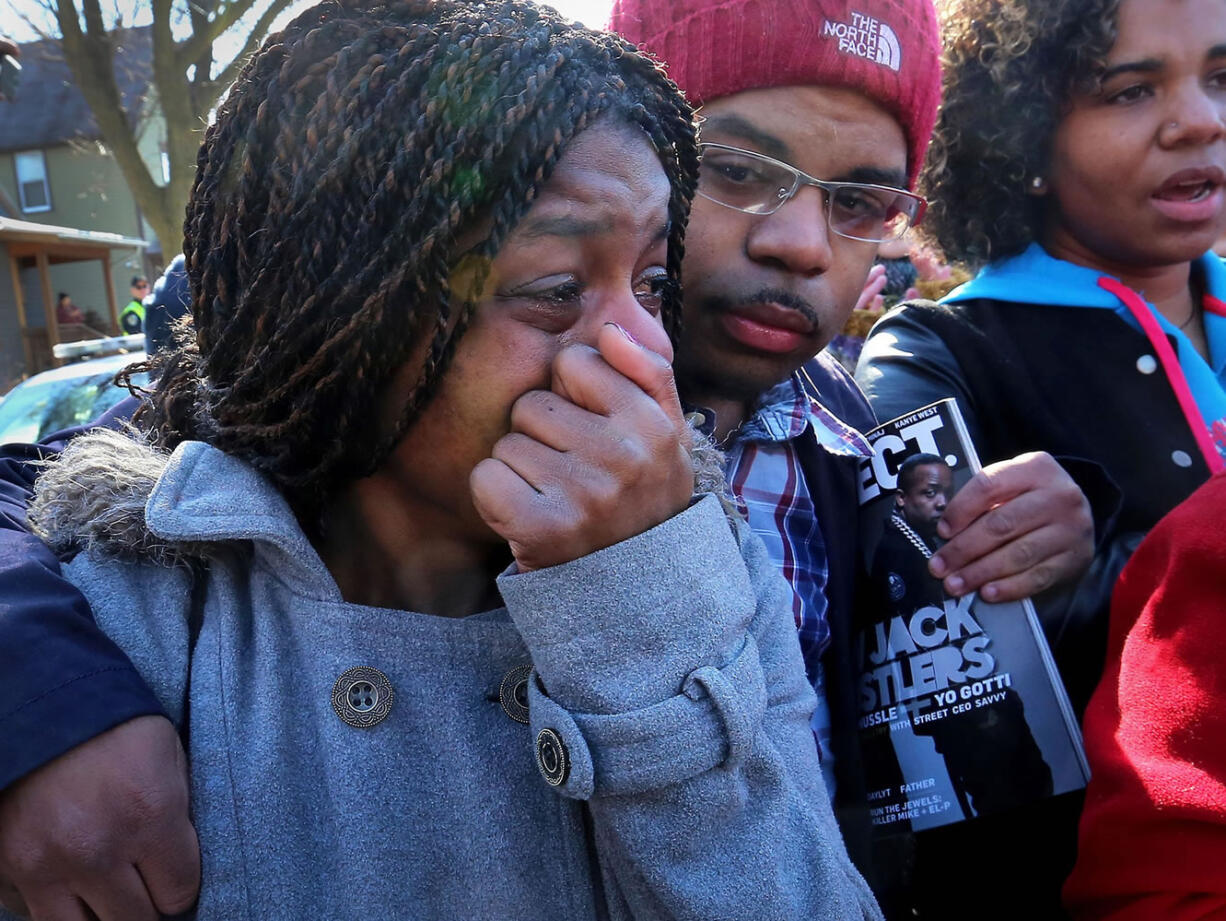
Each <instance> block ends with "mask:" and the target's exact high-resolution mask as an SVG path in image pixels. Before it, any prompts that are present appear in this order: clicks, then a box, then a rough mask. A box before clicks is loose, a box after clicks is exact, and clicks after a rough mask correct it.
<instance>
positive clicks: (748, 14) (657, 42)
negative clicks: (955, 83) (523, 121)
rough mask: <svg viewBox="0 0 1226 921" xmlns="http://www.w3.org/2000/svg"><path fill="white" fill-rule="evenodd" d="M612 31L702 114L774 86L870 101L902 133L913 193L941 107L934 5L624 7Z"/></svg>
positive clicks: (688, 0)
mask: <svg viewBox="0 0 1226 921" xmlns="http://www.w3.org/2000/svg"><path fill="white" fill-rule="evenodd" d="M609 28H610V29H611V30H613V31H614V32H617V33H619V34H620V35H621V36H622V37H623V38H625V39H627V40H628V41H631V42H634V43H635V44H637V45H638V46H639V47H640V48H642V49H644V50H646V51H649V52H651V53H652V54H653V55H655V56H656V57H657V58H659V59H660V60H661V61H663V62H664V64H665V66H666V67H667V68H668V75H669V76H670V77H672V78H673V80H674V81H675V82H676V83H677V85H678V86H680V87H681V89H682V90H683V91H684V92H685V95H686V97H687V98H688V99H689V101H690V103H691V104H692V105H695V106H698V105H701V104H702V103H703V102H704V101H706V100H710V99H718V98H719V97H720V96H730V95H732V94H733V93H739V92H741V91H742V90H750V89H760V88H763V87H771V86H804V85H818V86H835V87H846V88H848V89H853V90H857V91H859V92H861V93H863V94H864V95H865V96H867V97H869V98H870V99H872V100H873V101H875V102H876V103H878V104H879V105H880V106H882V108H884V109H885V110H886V111H888V112H889V113H890V114H892V115H893V116H894V117H895V118H896V119H897V120H898V123H899V124H900V125H901V126H902V129H903V132H904V133H905V135H906V138H907V145H908V148H909V156H908V160H907V168H908V172H909V173H910V182H911V185H912V186H914V184H915V178H916V176H917V175H918V174H919V170H920V167H921V166H922V165H923V163H924V154H925V153H926V152H927V150H928V141H929V139H930V137H931V136H932V126H933V125H934V124H935V123H936V117H937V105H938V104H939V102H940V99H941V64H940V52H941V40H940V35H939V32H938V29H937V20H936V12H935V10H934V9H933V6H932V0H615V2H614V3H613V11H612V13H610V16H609Z"/></svg>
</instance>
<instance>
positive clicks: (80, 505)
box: [29, 426, 738, 566]
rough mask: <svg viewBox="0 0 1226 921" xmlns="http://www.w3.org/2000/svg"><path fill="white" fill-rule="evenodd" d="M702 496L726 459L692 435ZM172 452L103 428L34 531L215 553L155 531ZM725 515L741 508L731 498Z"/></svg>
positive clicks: (174, 554)
mask: <svg viewBox="0 0 1226 921" xmlns="http://www.w3.org/2000/svg"><path fill="white" fill-rule="evenodd" d="M690 437H691V448H690V454H691V457H692V459H693V463H694V491H695V493H698V494H701V493H707V492H711V493H715V495H717V496H719V497H720V498H721V500H724V495H725V484H724V457H723V455H722V454H721V453H720V451H719V449H718V448H716V447H715V445H714V443H713V442H712V441H711V440H710V439H709V438H707V437H706V436H705V435H703V434H702V433H700V432H698V431H696V430H691V432H690ZM169 459H170V455H169V454H168V453H167V452H166V451H164V450H163V449H161V448H158V447H155V446H153V445H151V444H149V442H148V439H147V438H146V437H145V435H144V434H143V433H142V432H140V431H139V430H137V429H135V428H132V427H131V426H129V427H127V428H124V429H122V430H119V431H116V430H113V429H95V430H93V431H91V432H89V433H88V434H85V435H81V436H79V437H77V438H74V439H72V440H71V441H70V442H69V443H68V445H67V447H65V449H64V451H63V453H62V454H61V455H60V456H59V457H58V458H55V459H53V460H49V461H46V462H44V467H45V469H44V470H43V472H42V473H41V474H40V475H39V477H38V481H37V482H36V483H35V486H34V498H33V500H32V501H31V503H30V510H29V520H30V526H31V529H32V530H33V531H34V533H35V534H37V535H38V536H39V537H40V538H42V540H43V541H44V542H45V543H46V544H47V545H48V546H49V547H51V549H52V550H54V551H55V552H56V553H57V554H58V555H59V556H61V557H65V558H67V557H71V556H72V555H73V554H75V553H77V552H79V551H82V550H83V551H85V552H87V553H91V554H98V555H102V556H110V557H114V558H117V559H122V560H130V561H137V562H149V563H155V564H158V565H162V566H173V565H176V564H180V563H186V562H189V561H191V560H194V559H203V558H205V557H208V556H209V555H210V547H215V545H211V544H208V543H201V542H190V541H181V540H165V539H163V538H161V537H159V536H158V535H156V534H155V533H153V532H152V531H151V530H150V529H149V525H148V522H147V521H146V518H145V506H146V504H147V503H148V501H149V496H150V494H151V493H152V492H153V488H154V486H155V485H156V483H157V481H158V478H159V477H160V476H161V475H162V471H163V470H164V469H165V468H166V464H167V462H168V461H169ZM724 505H725V511H726V512H727V513H728V514H729V517H731V518H735V517H738V516H737V515H736V511H735V509H734V508H733V507H732V505H731V504H730V503H728V502H727V501H726V500H724Z"/></svg>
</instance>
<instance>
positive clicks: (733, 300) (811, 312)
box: [709, 288, 819, 326]
mask: <svg viewBox="0 0 1226 921" xmlns="http://www.w3.org/2000/svg"><path fill="white" fill-rule="evenodd" d="M709 303H710V305H711V306H712V307H714V308H715V309H716V310H718V311H720V312H721V313H727V312H728V311H730V310H732V309H733V308H735V307H738V306H741V305H748V304H778V305H779V306H780V307H787V308H788V309H789V310H795V311H796V312H797V313H799V314H800V315H801V316H802V317H804V318H805V319H806V320H808V321H809V322H810V323H812V324H813V325H814V326H818V325H819V321H818V318H817V310H816V309H814V307H813V305H812V304H810V303H809V302H808V301H806V300H805V299H804V298H803V297H798V296H797V295H795V294H793V293H792V292H791V291H785V290H784V289H783V288H760V289H758V290H757V291H755V292H754V293H753V294H750V295H747V296H744V297H728V296H718V297H713V298H711V299H710V302H709Z"/></svg>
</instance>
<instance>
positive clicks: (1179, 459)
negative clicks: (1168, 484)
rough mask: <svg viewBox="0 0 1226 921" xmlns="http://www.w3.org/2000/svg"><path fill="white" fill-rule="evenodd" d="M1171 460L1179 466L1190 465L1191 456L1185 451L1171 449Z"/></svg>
mask: <svg viewBox="0 0 1226 921" xmlns="http://www.w3.org/2000/svg"><path fill="white" fill-rule="evenodd" d="M1171 460H1173V461H1174V462H1175V463H1176V464H1177V465H1178V466H1180V467H1191V466H1192V456H1191V455H1190V454H1188V452H1187V451H1172V452H1171Z"/></svg>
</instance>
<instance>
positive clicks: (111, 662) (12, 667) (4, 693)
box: [0, 400, 163, 789]
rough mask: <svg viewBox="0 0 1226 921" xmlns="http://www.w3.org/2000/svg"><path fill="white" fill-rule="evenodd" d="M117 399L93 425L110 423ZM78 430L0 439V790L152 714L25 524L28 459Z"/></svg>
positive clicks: (118, 655) (150, 701)
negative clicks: (37, 439)
mask: <svg viewBox="0 0 1226 921" xmlns="http://www.w3.org/2000/svg"><path fill="white" fill-rule="evenodd" d="M134 408H135V401H134V400H125V401H124V403H121V404H120V405H119V406H118V407H116V409H115V410H112V412H111V413H108V414H107V415H106V416H104V417H103V418H102V419H100V420H99V423H98V424H117V422H118V421H119V420H121V419H123V418H126V417H127V416H128V415H130V414H131V413H132V411H133V409H134ZM78 431H79V430H75V429H70V430H67V431H65V432H59V433H57V434H55V435H52V436H50V437H49V438H48V439H47V440H46V441H44V442H42V443H40V444H38V445H22V444H10V445H5V446H3V447H2V448H0V739H20V740H21V744H20V745H6V744H0V789H4V788H5V787H7V786H8V785H9V784H11V783H13V782H14V781H15V780H17V779H19V778H20V777H22V776H24V775H26V774H28V773H30V772H31V771H33V770H34V769H36V768H38V767H40V766H42V765H43V764H46V763H47V762H48V761H50V760H51V759H53V758H56V757H58V756H59V755H61V754H63V753H64V752H66V751H68V750H69V749H70V748H73V747H74V746H76V745H79V744H81V743H82V742H85V741H88V740H89V739H92V738H93V737H94V736H96V735H98V734H99V733H102V732H105V731H106V730H108V729H111V728H113V727H115V726H117V725H119V724H120V723H123V722H125V721H127V720H129V719H133V718H134V717H137V716H144V715H147V714H151V713H153V714H158V713H162V712H163V711H162V708H161V707H160V706H159V705H158V702H157V700H156V699H155V698H154V696H153V694H152V693H151V692H150V691H149V689H148V688H147V687H146V686H145V683H144V682H143V681H142V680H141V679H140V676H139V675H138V674H137V673H136V670H135V669H134V668H133V667H132V664H131V663H130V662H129V661H128V659H127V657H126V656H125V655H124V654H123V653H122V652H120V651H119V649H118V647H116V646H115V644H114V643H112V642H111V641H110V640H109V639H107V637H106V636H105V635H104V634H103V633H102V631H101V630H99V629H98V627H97V626H96V625H95V624H94V621H93V615H92V614H91V612H90V608H89V604H88V602H86V600H85V598H84V597H83V596H82V595H81V593H80V591H78V590H77V589H76V587H75V586H73V585H72V584H71V583H70V582H68V581H67V580H66V579H65V578H64V577H63V575H62V574H61V572H60V566H59V562H58V560H56V558H55V555H54V554H53V553H52V552H51V551H50V550H49V549H48V548H47V547H46V546H45V545H44V544H43V543H42V541H40V540H38V538H36V537H34V536H33V535H32V534H30V533H29V530H28V526H27V523H26V505H27V503H28V502H29V500H30V495H31V491H32V489H33V485H34V479H35V478H36V477H37V475H38V466H37V462H38V461H39V460H41V459H44V458H47V457H50V456H52V455H54V454H56V453H58V452H59V450H60V449H61V448H62V447H63V445H64V443H65V441H67V439H68V438H70V437H72V436H73V435H74V434H76V433H77V432H78Z"/></svg>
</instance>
